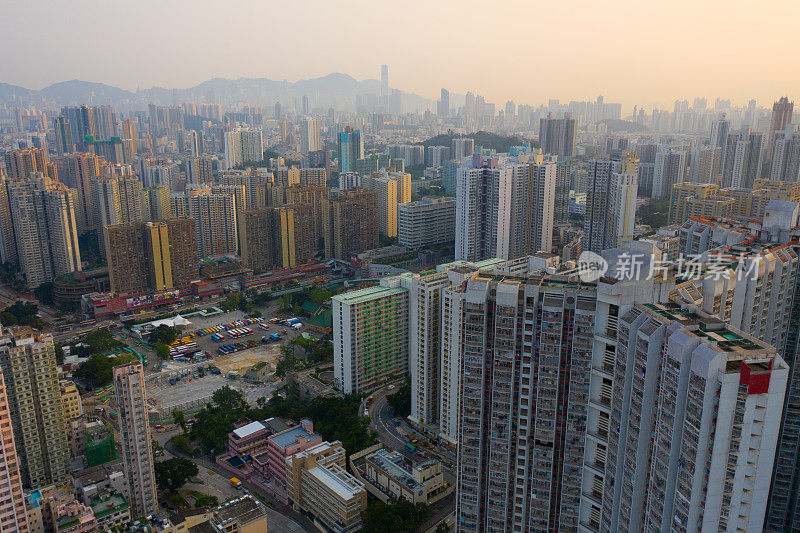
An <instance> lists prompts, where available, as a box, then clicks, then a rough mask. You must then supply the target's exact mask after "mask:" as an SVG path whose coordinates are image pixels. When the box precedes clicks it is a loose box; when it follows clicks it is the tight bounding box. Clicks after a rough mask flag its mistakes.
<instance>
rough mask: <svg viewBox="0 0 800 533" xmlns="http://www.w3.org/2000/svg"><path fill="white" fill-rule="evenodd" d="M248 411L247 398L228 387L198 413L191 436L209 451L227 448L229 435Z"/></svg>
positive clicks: (222, 389) (221, 389) (217, 392)
mask: <svg viewBox="0 0 800 533" xmlns="http://www.w3.org/2000/svg"><path fill="white" fill-rule="evenodd" d="M246 409H247V397H246V396H245V395H244V394H243V393H242V392H240V391H237V390H234V389H232V388H230V387H228V386H227V385H226V386H225V387H222V388H220V389H217V391H216V392H214V394H213V395H212V396H211V403H210V404H208V405H206V406H205V407H204V408H203V409H201V410H200V412H198V413H197V416H196V417H195V418H196V419H197V421H196V422H195V423H194V424H193V425H192V429H191V431H190V433H189V434H190V436H191V438H192V439H199V440H200V443H201V444H202V445H203V446H204V447H205V448H206V449H207V450H222V449H223V448H225V447H226V446H227V442H228V433H230V432H231V431H233V427H234V425H235V424H236V422H238V421H239V420H241V419H242V418H243V417H244V416H245V411H246Z"/></svg>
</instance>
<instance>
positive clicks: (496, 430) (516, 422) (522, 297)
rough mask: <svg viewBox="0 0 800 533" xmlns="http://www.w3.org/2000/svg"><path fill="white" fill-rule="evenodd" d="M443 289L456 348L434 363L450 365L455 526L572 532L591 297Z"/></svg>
mask: <svg viewBox="0 0 800 533" xmlns="http://www.w3.org/2000/svg"><path fill="white" fill-rule="evenodd" d="M446 293H447V297H446V299H445V307H444V309H445V311H446V314H445V315H443V318H442V326H443V328H448V327H455V328H457V329H455V332H457V333H456V334H457V335H458V338H456V339H452V340H448V339H446V338H445V337H444V336H443V342H447V343H451V344H452V346H453V347H454V348H455V349H454V350H448V351H447V352H445V351H443V357H444V354H445V353H446V354H447V356H448V357H456V358H458V359H459V360H460V384H459V386H458V392H457V395H458V397H457V399H456V400H455V401H456V405H460V407H459V408H458V409H459V425H458V430H457V435H458V437H457V438H458V450H459V453H458V489H457V496H456V523H457V524H458V525H459V530H461V531H509V532H510V531H575V530H576V529H577V527H578V522H579V514H580V506H581V485H582V471H583V462H584V442H585V439H586V436H585V432H586V425H587V417H588V416H589V413H588V411H589V409H588V406H589V400H590V376H592V371H591V368H592V354H593V343H594V340H595V323H596V320H597V319H596V314H598V310H597V306H598V304H597V294H596V290H595V289H593V288H590V287H586V286H581V285H580V284H579V283H577V282H576V283H572V282H571V281H570V278H569V277H564V276H561V277H559V276H553V277H548V276H543V275H532V276H528V277H515V276H507V275H505V274H503V275H499V274H498V275H496V274H492V273H478V274H475V275H473V276H472V277H471V278H470V279H469V280H468V281H467V282H466V283H462V284H460V285H459V286H458V287H454V288H451V289H447V290H446ZM446 331H447V330H446V329H443V332H446ZM459 332H460V333H459ZM466 332H469V333H468V334H466ZM452 393H453V391H452V390H450V391H448V393H447V394H448V396H449V395H452ZM445 394H446V393H445V392H442V396H443V397H444V396H445ZM451 401H452V400H451Z"/></svg>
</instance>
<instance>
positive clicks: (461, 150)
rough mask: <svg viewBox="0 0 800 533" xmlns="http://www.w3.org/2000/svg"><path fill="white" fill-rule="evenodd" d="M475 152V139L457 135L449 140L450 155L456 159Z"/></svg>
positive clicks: (459, 159)
mask: <svg viewBox="0 0 800 533" xmlns="http://www.w3.org/2000/svg"><path fill="white" fill-rule="evenodd" d="M474 153H475V139H471V138H469V137H457V138H455V139H453V140H452V141H450V155H451V157H452V158H453V159H455V160H456V161H461V160H462V159H464V158H465V157H469V156H471V155H472V154H474Z"/></svg>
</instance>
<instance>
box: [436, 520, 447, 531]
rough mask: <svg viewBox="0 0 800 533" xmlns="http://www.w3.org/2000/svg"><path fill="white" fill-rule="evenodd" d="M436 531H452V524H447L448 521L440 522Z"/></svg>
mask: <svg viewBox="0 0 800 533" xmlns="http://www.w3.org/2000/svg"><path fill="white" fill-rule="evenodd" d="M434 533H450V526H448V525H447V522H444V521H442V522H439V524H438V525H437V526H436V531H435V532H434Z"/></svg>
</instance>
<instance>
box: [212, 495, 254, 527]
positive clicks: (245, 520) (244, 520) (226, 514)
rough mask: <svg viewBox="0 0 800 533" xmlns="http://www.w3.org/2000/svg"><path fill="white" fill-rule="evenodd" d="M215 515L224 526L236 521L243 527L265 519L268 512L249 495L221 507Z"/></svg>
mask: <svg viewBox="0 0 800 533" xmlns="http://www.w3.org/2000/svg"><path fill="white" fill-rule="evenodd" d="M214 515H215V517H216V519H217V520H219V521H220V522H221V523H222V524H223V525H225V523H226V522H231V521H235V522H236V523H237V524H239V526H243V525H246V524H249V523H250V522H255V521H256V520H258V519H260V518H263V517H265V516H266V511H265V510H264V509H263V508H262V507H261V506H260V505H259V504H258V503H257V502H256V501H255V500H254V499H253V498H252V497H251V496H249V495H248V496H243V497H241V498H239V499H237V500H231V501H229V502H226V503H224V504H222V505H220V506H219V507H217V508H216V509H215V510H214Z"/></svg>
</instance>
